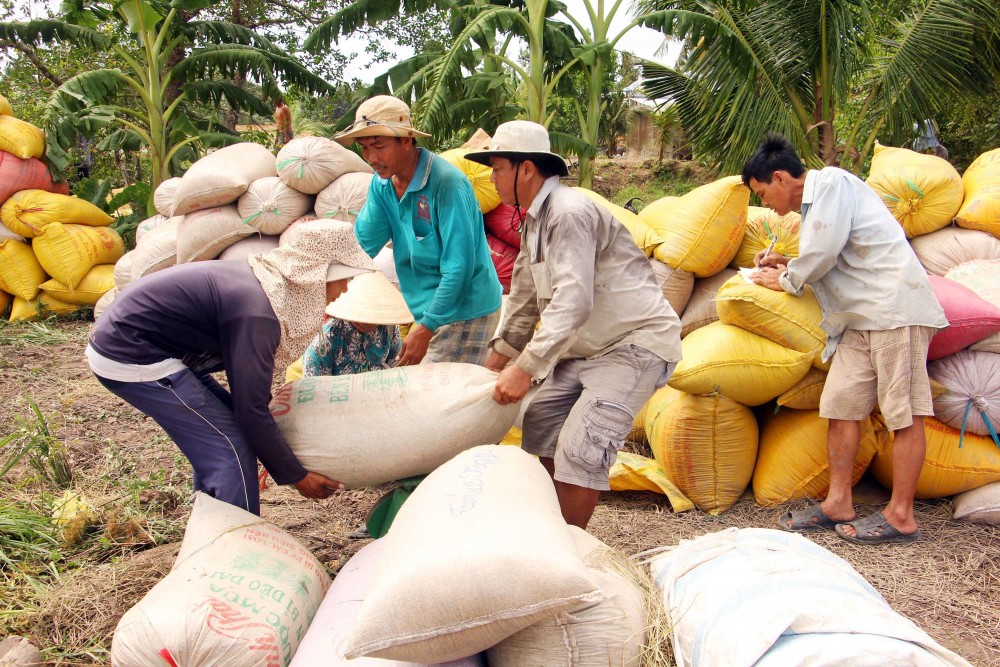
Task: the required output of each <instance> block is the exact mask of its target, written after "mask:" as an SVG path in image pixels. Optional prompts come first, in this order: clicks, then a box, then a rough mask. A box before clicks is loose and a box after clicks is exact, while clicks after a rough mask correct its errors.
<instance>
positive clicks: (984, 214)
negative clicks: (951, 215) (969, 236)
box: [955, 148, 1000, 234]
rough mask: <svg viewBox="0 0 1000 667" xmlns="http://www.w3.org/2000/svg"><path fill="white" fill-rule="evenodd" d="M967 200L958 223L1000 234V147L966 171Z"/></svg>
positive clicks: (963, 204)
mask: <svg viewBox="0 0 1000 667" xmlns="http://www.w3.org/2000/svg"><path fill="white" fill-rule="evenodd" d="M962 185H963V187H964V188H965V200H964V201H963V202H962V208H960V209H959V210H958V213H956V214H955V222H956V223H957V224H958V225H959V226H961V227H965V228H966V229H978V230H981V231H984V232H990V233H991V234H1000V148H994V149H993V150H991V151H987V152H985V153H983V154H982V155H980V156H979V157H977V158H976V159H975V161H974V162H973V163H972V164H970V165H969V168H968V169H966V170H965V173H964V174H962Z"/></svg>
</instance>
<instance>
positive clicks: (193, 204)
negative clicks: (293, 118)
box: [173, 143, 278, 215]
mask: <svg viewBox="0 0 1000 667" xmlns="http://www.w3.org/2000/svg"><path fill="white" fill-rule="evenodd" d="M277 175H278V171H277V169H276V168H275V164H274V155H272V154H271V151H269V150H267V149H266V148H264V147H263V146H261V145H259V144H253V143H241V144H233V145H232V146H226V147H225V148H220V149H219V150H217V151H214V152H212V153H209V154H208V155H206V156H205V157H203V158H201V159H200V160H198V161H197V162H195V163H194V164H193V165H191V168H190V169H188V170H187V172H186V173H185V174H184V176H183V177H181V182H180V184H179V185H178V186H177V190H176V191H175V192H174V211H173V214H174V215H187V214H188V213H191V212H192V211H200V210H203V209H206V208H215V207H218V206H225V205H226V204H231V203H233V202H234V201H236V200H237V199H239V197H240V195H241V194H243V193H244V192H246V190H247V188H248V187H250V184H251V183H253V182H254V181H256V180H257V179H258V178H264V177H265V176H277Z"/></svg>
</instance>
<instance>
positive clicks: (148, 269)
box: [132, 215, 184, 280]
mask: <svg viewBox="0 0 1000 667" xmlns="http://www.w3.org/2000/svg"><path fill="white" fill-rule="evenodd" d="M183 220H184V216H182V215H181V216H174V217H172V218H170V219H169V220H167V221H166V222H165V223H163V224H162V225H160V226H159V227H156V228H155V229H152V230H150V231H149V232H147V234H146V236H145V237H144V238H143V241H142V245H140V246H136V248H135V255H133V257H132V280H138V279H139V278H142V277H143V276H145V275H149V274H150V273H155V272H156V271H160V270H162V269H166V268H168V267H171V266H174V265H175V264H177V229H178V227H180V224H181V222H183Z"/></svg>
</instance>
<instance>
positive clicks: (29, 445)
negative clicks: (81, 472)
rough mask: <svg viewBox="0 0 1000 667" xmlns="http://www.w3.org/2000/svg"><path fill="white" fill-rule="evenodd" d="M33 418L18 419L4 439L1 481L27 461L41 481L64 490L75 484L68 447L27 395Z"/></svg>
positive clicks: (1, 449) (1, 447) (0, 449)
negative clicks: (53, 433) (67, 451)
mask: <svg viewBox="0 0 1000 667" xmlns="http://www.w3.org/2000/svg"><path fill="white" fill-rule="evenodd" d="M25 400H26V401H27V402H28V405H29V407H30V408H31V414H32V416H31V418H29V419H18V420H17V421H16V422H15V424H14V429H13V430H12V431H11V433H10V434H9V435H7V436H6V437H4V438H3V439H2V440H0V454H2V458H0V465H2V467H0V479H2V478H3V477H4V476H5V475H7V473H9V472H10V471H11V470H12V469H13V468H14V467H15V466H16V465H17V464H18V463H20V462H21V461H22V460H25V461H27V462H28V463H29V464H30V466H31V468H32V469H33V470H34V471H35V474H36V475H37V476H38V477H39V479H41V480H43V481H45V482H47V483H50V484H53V485H55V486H56V487H58V488H60V489H65V488H68V487H69V485H70V484H72V482H73V473H72V471H71V470H70V465H69V459H68V458H67V457H66V447H65V446H64V445H63V443H62V442H60V441H59V440H57V439H56V438H55V437H53V435H52V433H51V431H49V425H48V422H47V421H46V420H45V417H44V416H43V415H42V411H41V409H39V407H38V404H37V403H35V401H34V400H33V399H32V398H31V397H30V396H28V395H27V394H25Z"/></svg>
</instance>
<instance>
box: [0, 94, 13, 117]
mask: <svg viewBox="0 0 1000 667" xmlns="http://www.w3.org/2000/svg"><path fill="white" fill-rule="evenodd" d="M13 115H14V110H13V109H12V108H11V106H10V102H9V101H8V100H7V98H6V97H4V96H3V95H0V116H13Z"/></svg>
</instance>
